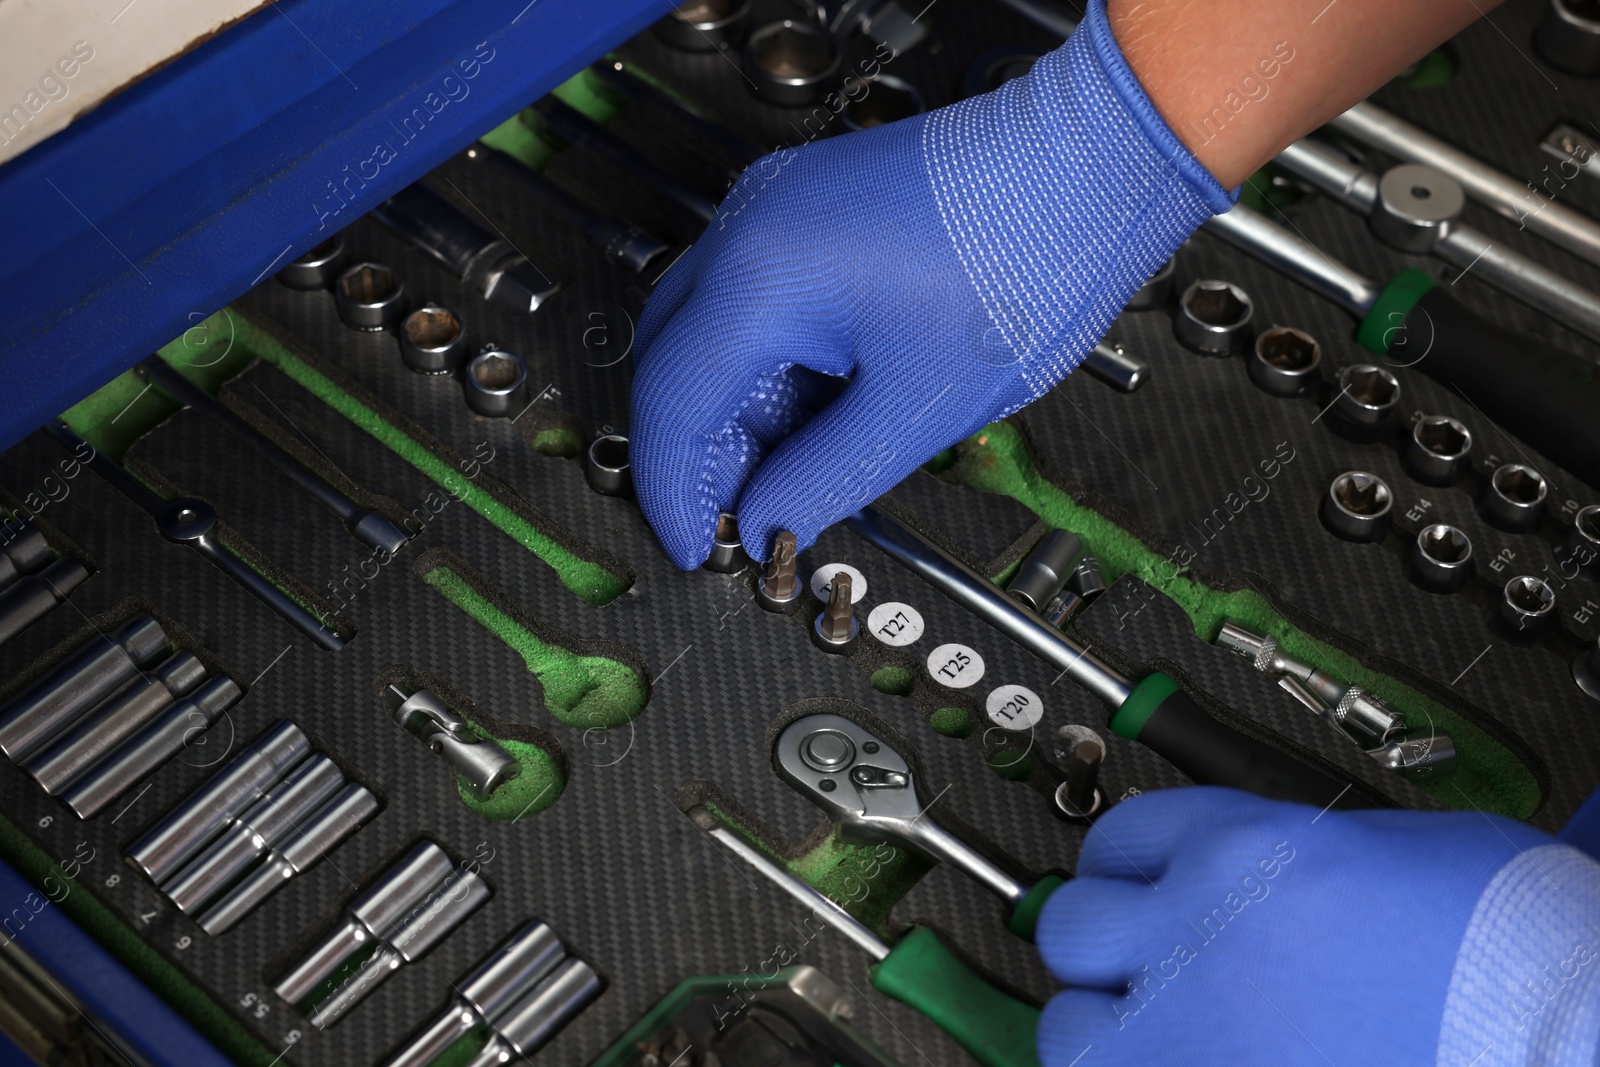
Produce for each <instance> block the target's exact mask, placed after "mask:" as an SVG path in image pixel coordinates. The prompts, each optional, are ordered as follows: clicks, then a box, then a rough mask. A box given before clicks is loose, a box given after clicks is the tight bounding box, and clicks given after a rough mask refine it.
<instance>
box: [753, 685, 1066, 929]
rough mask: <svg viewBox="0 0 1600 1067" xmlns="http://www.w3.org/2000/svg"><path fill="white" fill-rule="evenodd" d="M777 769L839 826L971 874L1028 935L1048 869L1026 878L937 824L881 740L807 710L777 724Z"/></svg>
mask: <svg viewBox="0 0 1600 1067" xmlns="http://www.w3.org/2000/svg"><path fill="white" fill-rule="evenodd" d="M772 762H773V766H774V767H775V768H776V769H777V772H778V776H779V777H780V778H782V779H783V780H784V781H786V782H788V783H789V784H790V785H791V786H793V787H794V788H795V789H796V790H798V791H799V792H800V794H801V795H802V796H804V797H805V798H806V799H807V800H809V801H811V802H812V803H813V804H815V805H817V807H819V808H821V809H822V810H823V811H825V812H827V813H828V817H829V818H830V819H832V820H833V821H834V823H836V824H837V825H838V827H839V831H840V833H841V834H842V835H843V836H844V837H845V838H846V839H847V840H852V841H861V842H864V843H867V844H875V843H878V842H887V843H889V844H891V845H895V846H898V847H900V848H904V849H908V850H910V851H912V852H915V853H916V854H917V855H919V856H923V857H925V858H927V859H930V860H933V861H935V862H942V863H948V864H950V865H951V866H952V867H955V868H956V869H957V870H960V871H961V872H962V873H964V874H967V875H969V876H971V877H972V878H973V879H975V880H976V881H977V882H978V884H979V885H981V886H983V887H984V888H985V889H987V890H989V891H990V892H992V893H994V894H995V895H996V896H998V897H999V898H1000V899H1001V900H1002V901H1003V902H1004V903H1005V905H1006V910H1007V913H1008V914H1007V924H1008V926H1009V927H1010V928H1011V931H1012V932H1013V933H1015V934H1016V935H1017V936H1018V937H1032V936H1033V925H1034V923H1035V922H1036V921H1037V920H1038V917H1039V909H1040V908H1041V907H1043V906H1044V901H1045V898H1046V897H1048V896H1049V895H1050V894H1051V893H1052V892H1054V891H1055V890H1056V888H1057V887H1058V886H1060V885H1061V879H1060V878H1058V877H1056V876H1054V875H1049V876H1046V877H1045V878H1043V879H1041V880H1040V881H1039V882H1037V883H1035V884H1033V885H1029V884H1027V883H1026V882H1023V881H1021V880H1020V879H1018V878H1015V877H1013V876H1012V875H1010V874H1008V873H1007V872H1006V871H1003V870H1001V869H1000V868H999V867H998V866H996V865H995V864H994V863H992V862H991V861H990V860H988V859H987V858H986V857H984V856H983V855H982V854H981V853H979V852H978V851H977V850H975V849H974V848H972V846H970V845H968V844H967V843H966V842H964V841H962V840H961V839H960V838H958V837H956V836H954V835H953V834H951V833H950V832H949V831H947V830H945V829H944V828H943V827H941V826H940V825H939V824H938V823H937V822H935V821H934V819H933V817H932V816H930V815H929V814H928V812H927V804H926V803H924V802H923V801H922V799H921V798H919V797H918V796H917V787H916V783H915V781H914V780H913V772H912V770H911V765H910V764H909V763H907V762H906V760H905V758H904V757H903V756H901V755H900V754H899V753H898V752H896V751H895V750H894V749H893V748H892V747H890V745H889V743H888V742H886V741H883V740H881V739H879V738H878V737H876V736H875V735H873V734H872V733H871V732H869V731H868V730H865V729H863V728H862V727H860V726H858V725H856V724H855V723H854V722H851V721H850V720H849V719H846V718H844V717H843V716H842V715H807V716H806V717H805V718H803V719H797V720H795V721H794V722H792V723H790V724H789V725H788V726H787V727H785V729H784V731H783V733H781V734H779V735H778V743H777V745H776V746H775V747H774V748H773V750H772Z"/></svg>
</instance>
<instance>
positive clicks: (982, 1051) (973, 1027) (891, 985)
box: [871, 926, 1039, 1067]
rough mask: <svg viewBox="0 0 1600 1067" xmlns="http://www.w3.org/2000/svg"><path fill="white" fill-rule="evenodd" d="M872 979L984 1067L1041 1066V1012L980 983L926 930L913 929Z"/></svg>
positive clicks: (876, 987)
mask: <svg viewBox="0 0 1600 1067" xmlns="http://www.w3.org/2000/svg"><path fill="white" fill-rule="evenodd" d="M871 974H872V986H873V988H874V989H876V990H878V991H879V992H880V993H884V994H886V995H888V996H891V997H893V998H894V999H896V1000H898V1001H900V1002H901V1003H903V1004H908V1005H910V1006H911V1007H913V1008H915V1009H916V1010H917V1011H919V1012H921V1013H922V1014H924V1015H926V1016H927V1017H928V1018H929V1019H931V1020H933V1022H934V1023H935V1024H937V1025H938V1027H939V1029H941V1030H943V1031H944V1032H945V1033H947V1034H949V1035H950V1036H951V1037H953V1038H955V1041H956V1044H958V1045H960V1046H961V1047H962V1048H964V1049H966V1050H967V1052H968V1053H970V1054H971V1055H972V1058H973V1059H975V1060H977V1061H978V1063H980V1064H982V1065H983V1067H1039V1054H1038V1052H1037V1050H1036V1047H1035V1035H1036V1034H1037V1031H1038V1029H1039V1009H1038V1008H1035V1007H1033V1006H1031V1005H1028V1004H1024V1003H1022V1001H1020V1000H1017V999H1015V998H1014V997H1011V996H1008V995H1007V994H1005V993H1002V992H1000V990H998V989H996V988H995V987H994V986H992V985H990V984H989V983H988V982H986V981H984V980H983V979H982V978H979V977H978V976H977V975H976V974H975V973H973V971H972V969H971V968H969V967H968V966H967V965H966V964H964V963H962V962H961V961H960V960H959V959H957V958H956V957H955V954H954V953H952V952H951V951H950V950H949V949H948V948H946V947H945V946H944V943H943V942H941V941H940V940H939V938H938V936H937V935H935V934H934V932H933V931H932V930H929V929H928V928H927V927H924V926H917V927H913V928H912V930H911V932H910V933H908V934H906V935H905V936H904V937H902V938H901V939H900V940H899V941H898V942H897V943H896V944H895V946H894V949H893V951H891V952H890V953H889V955H887V956H886V957H884V958H883V960H882V961H881V962H879V963H877V964H875V965H874V966H873V968H872V972H871Z"/></svg>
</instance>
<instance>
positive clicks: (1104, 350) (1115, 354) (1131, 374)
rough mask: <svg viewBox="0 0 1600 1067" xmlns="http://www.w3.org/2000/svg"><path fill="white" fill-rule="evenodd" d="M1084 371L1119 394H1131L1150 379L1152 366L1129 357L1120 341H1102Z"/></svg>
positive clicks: (1090, 355)
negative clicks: (1108, 342)
mask: <svg viewBox="0 0 1600 1067" xmlns="http://www.w3.org/2000/svg"><path fill="white" fill-rule="evenodd" d="M1083 369H1084V370H1086V371H1088V372H1089V373H1090V374H1092V375H1094V376H1095V377H1096V378H1099V379H1100V380H1101V381H1102V382H1105V383H1106V384H1107V385H1109V386H1111V388H1113V389H1115V390H1116V391H1117V392H1119V393H1131V392H1133V391H1134V390H1135V389H1137V388H1139V386H1141V385H1143V384H1144V383H1145V382H1147V381H1148V380H1149V379H1150V364H1148V363H1146V362H1145V361H1144V360H1142V359H1140V358H1139V357H1138V356H1133V355H1129V354H1128V350H1127V349H1126V348H1124V347H1123V346H1122V342H1120V341H1112V342H1111V343H1110V344H1107V343H1106V342H1105V341H1101V342H1100V343H1099V344H1097V345H1095V346H1094V347H1093V348H1091V349H1090V350H1089V354H1088V355H1087V356H1084V357H1083Z"/></svg>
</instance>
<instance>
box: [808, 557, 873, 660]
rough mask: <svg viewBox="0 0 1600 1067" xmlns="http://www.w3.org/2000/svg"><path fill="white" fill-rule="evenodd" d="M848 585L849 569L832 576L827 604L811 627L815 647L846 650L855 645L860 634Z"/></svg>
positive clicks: (825, 649) (834, 650)
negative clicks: (831, 585) (831, 586)
mask: <svg viewBox="0 0 1600 1067" xmlns="http://www.w3.org/2000/svg"><path fill="white" fill-rule="evenodd" d="M850 585H851V579H850V572H849V571H843V570H842V571H840V572H839V573H837V574H835V575H834V576H833V588H832V589H831V590H830V591H829V593H828V605H827V607H825V608H823V609H822V614H820V615H818V616H817V621H816V623H815V624H814V625H813V626H812V628H811V630H812V634H813V637H814V639H815V641H816V645H817V647H818V648H820V649H822V650H823V651H824V652H848V651H849V650H850V649H852V648H854V647H855V643H856V638H857V637H859V636H860V634H861V627H860V625H859V624H858V623H857V622H856V613H855V605H854V604H853V603H851V600H850Z"/></svg>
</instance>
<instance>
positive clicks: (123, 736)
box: [22, 652, 206, 796]
mask: <svg viewBox="0 0 1600 1067" xmlns="http://www.w3.org/2000/svg"><path fill="white" fill-rule="evenodd" d="M205 678H206V668H205V664H203V663H201V662H200V661H199V660H198V659H196V658H195V657H194V655H193V654H192V653H189V652H178V653H174V654H173V655H171V656H169V657H167V659H166V660H164V661H163V662H162V663H160V664H159V665H158V666H156V668H155V669H154V670H152V671H150V672H149V673H148V674H146V675H145V676H144V677H143V678H141V679H139V681H137V682H135V683H134V684H133V685H131V686H129V687H128V688H127V689H125V690H123V691H122V692H121V693H119V694H118V695H116V696H114V697H112V698H111V699H110V700H108V701H106V702H105V703H104V704H101V705H100V706H99V707H98V708H96V709H95V710H94V711H93V712H92V713H90V714H89V715H87V716H86V717H84V718H83V719H82V720H81V721H80V722H79V723H78V724H77V725H76V726H74V727H73V728H72V729H71V730H69V731H68V732H67V733H66V735H65V736H63V737H62V738H60V739H59V740H57V741H56V742H55V743H54V744H52V745H51V746H50V747H49V748H47V749H44V750H43V751H41V752H40V753H39V754H38V755H36V756H33V757H31V758H30V759H29V760H28V762H27V763H26V764H24V765H23V768H22V769H23V770H25V771H27V772H28V773H29V774H31V775H32V776H33V780H34V781H36V782H38V783H39V788H41V789H43V790H44V791H45V792H46V793H48V794H49V795H50V796H55V795H56V794H57V793H59V792H61V791H62V790H63V789H65V788H67V787H68V786H69V785H72V784H73V783H74V782H76V781H77V780H78V779H79V778H82V777H83V776H84V775H85V774H87V773H88V772H89V771H90V770H91V769H92V768H93V767H94V766H95V764H97V763H99V762H100V761H101V760H103V759H104V758H105V757H106V755H107V754H108V753H110V752H111V751H112V750H113V749H115V748H116V747H117V746H118V745H120V744H122V742H124V741H126V740H127V739H128V738H130V737H132V736H133V735H134V734H136V733H138V732H139V731H140V730H141V729H143V728H144V725H145V723H147V722H149V721H150V720H151V719H154V718H155V717H156V716H157V715H160V714H161V713H162V712H164V711H166V710H167V709H168V708H170V707H172V705H173V704H174V703H176V702H177V700H178V698H179V697H183V696H187V695H188V693H189V691H190V690H191V689H193V688H194V687H195V686H197V685H199V684H200V683H201V682H203V681H205Z"/></svg>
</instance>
